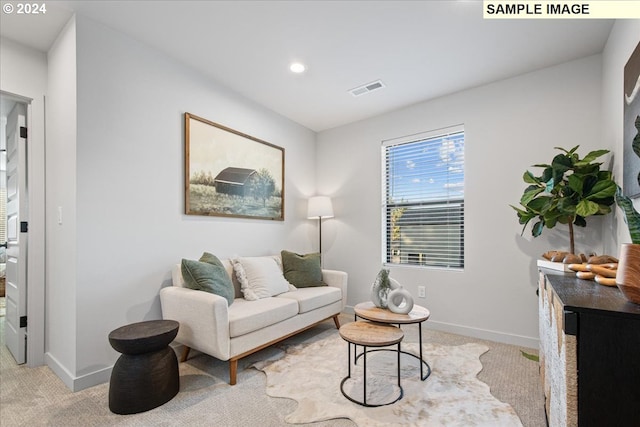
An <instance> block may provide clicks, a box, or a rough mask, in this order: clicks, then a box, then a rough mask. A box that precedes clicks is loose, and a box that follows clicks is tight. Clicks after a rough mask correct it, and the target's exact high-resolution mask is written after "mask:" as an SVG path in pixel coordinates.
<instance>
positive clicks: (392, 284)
mask: <svg viewBox="0 0 640 427" xmlns="http://www.w3.org/2000/svg"><path fill="white" fill-rule="evenodd" d="M399 287H400V284H399V283H398V282H397V281H395V280H393V279H392V278H390V277H389V270H385V269H382V270H380V272H379V273H378V275H377V276H376V280H374V282H373V285H371V301H372V302H373V304H374V305H375V306H376V307H379V308H388V307H387V300H388V298H389V293H390V292H391V291H393V290H394V289H397V288H399Z"/></svg>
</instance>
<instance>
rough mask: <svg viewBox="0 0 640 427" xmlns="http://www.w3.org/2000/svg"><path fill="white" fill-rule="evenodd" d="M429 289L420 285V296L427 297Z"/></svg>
mask: <svg viewBox="0 0 640 427" xmlns="http://www.w3.org/2000/svg"><path fill="white" fill-rule="evenodd" d="M426 297H427V290H426V289H425V287H424V286H418V298H426Z"/></svg>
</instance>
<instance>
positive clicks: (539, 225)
mask: <svg viewBox="0 0 640 427" xmlns="http://www.w3.org/2000/svg"><path fill="white" fill-rule="evenodd" d="M543 229H544V222H543V221H538V222H536V223H535V224H534V225H533V227H532V228H531V234H532V235H533V237H538V236H539V235H540V234H542V230H543Z"/></svg>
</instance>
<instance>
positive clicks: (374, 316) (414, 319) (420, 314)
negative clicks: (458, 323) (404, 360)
mask: <svg viewBox="0 0 640 427" xmlns="http://www.w3.org/2000/svg"><path fill="white" fill-rule="evenodd" d="M353 309H354V311H355V320H356V321H357V320H358V318H361V319H366V320H369V321H372V322H378V323H385V324H389V325H398V327H400V326H401V325H407V324H414V323H417V324H418V339H419V346H420V348H419V356H416V355H415V354H413V353H408V352H406V351H402V352H401V353H403V354H407V355H409V356H411V357H415V358H416V359H418V360H419V361H420V379H421V380H422V381H424V380H426V379H427V378H429V375H431V367H430V366H429V364H428V363H427V362H426V361H425V360H424V358H423V357H422V323H423V322H425V321H426V320H428V319H429V316H431V313H430V312H429V310H428V309H426V308H424V307H422V306H419V305H414V306H413V309H412V310H411V311H410V312H409V313H408V314H398V313H394V312H392V311H390V310H386V309H384V308H379V307H376V306H375V304H373V303H372V302H371V301H368V302H361V303H360V304H357V305H356V306H355V307H354V308H353ZM381 350H382V351H384V350H390V349H374V350H370V351H381ZM425 370H426V373H425Z"/></svg>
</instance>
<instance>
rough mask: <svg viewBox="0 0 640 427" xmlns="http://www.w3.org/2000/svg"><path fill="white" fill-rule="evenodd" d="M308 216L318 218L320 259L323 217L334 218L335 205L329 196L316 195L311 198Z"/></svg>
mask: <svg viewBox="0 0 640 427" xmlns="http://www.w3.org/2000/svg"><path fill="white" fill-rule="evenodd" d="M307 218H309V219H316V218H317V219H318V242H319V245H318V246H319V248H320V250H319V252H320V259H322V218H333V206H332V205H331V199H330V198H329V197H327V196H315V197H311V198H310V199H309V209H308V211H307Z"/></svg>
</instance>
